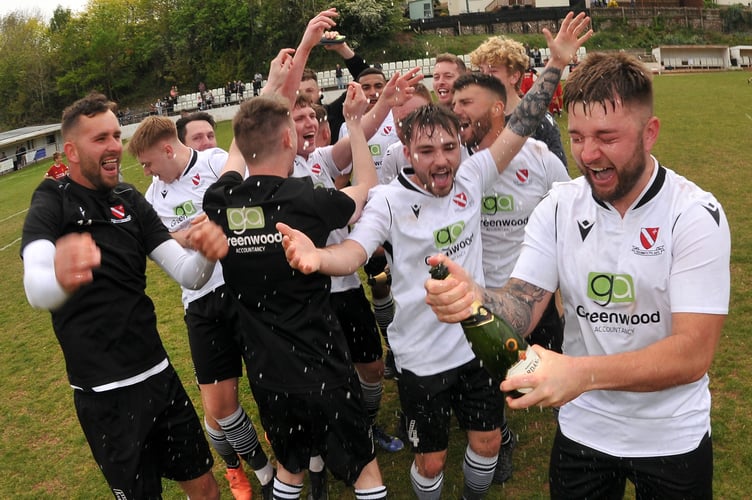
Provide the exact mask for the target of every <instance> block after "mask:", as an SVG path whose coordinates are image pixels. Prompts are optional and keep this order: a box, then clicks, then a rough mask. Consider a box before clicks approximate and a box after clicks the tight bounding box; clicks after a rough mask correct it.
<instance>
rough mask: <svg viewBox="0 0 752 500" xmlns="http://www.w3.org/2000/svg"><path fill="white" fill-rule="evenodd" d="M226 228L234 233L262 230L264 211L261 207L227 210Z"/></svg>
mask: <svg viewBox="0 0 752 500" xmlns="http://www.w3.org/2000/svg"><path fill="white" fill-rule="evenodd" d="M227 227H229V228H230V230H231V231H236V232H242V231H246V230H248V229H262V228H263V227H264V210H263V209H262V208H261V207H241V208H228V209H227Z"/></svg>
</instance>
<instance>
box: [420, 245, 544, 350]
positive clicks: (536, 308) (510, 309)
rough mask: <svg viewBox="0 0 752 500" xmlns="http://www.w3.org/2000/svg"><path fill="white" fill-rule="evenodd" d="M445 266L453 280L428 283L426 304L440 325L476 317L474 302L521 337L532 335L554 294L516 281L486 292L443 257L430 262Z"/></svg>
mask: <svg viewBox="0 0 752 500" xmlns="http://www.w3.org/2000/svg"><path fill="white" fill-rule="evenodd" d="M439 263H443V264H444V265H446V266H447V268H448V269H449V276H448V277H447V278H446V279H443V280H434V279H429V280H428V281H426V284H425V288H426V303H427V304H428V305H429V306H431V309H433V312H434V313H435V314H436V317H437V318H439V321H443V322H444V323H459V322H460V321H462V320H463V319H467V318H468V317H469V316H470V314H471V313H472V307H471V305H472V303H473V301H476V300H477V301H478V302H481V303H483V304H484V305H485V306H486V307H487V308H488V309H490V310H491V311H493V313H494V314H496V315H498V316H499V317H501V318H504V320H505V321H506V322H507V323H509V324H510V325H511V326H512V328H514V329H515V330H516V331H517V333H519V334H520V335H527V334H529V333H530V332H531V331H532V330H533V328H534V327H535V326H536V325H537V324H538V321H539V320H540V318H541V316H543V311H544V310H545V309H546V306H547V305H548V301H549V300H551V297H552V296H553V293H551V292H548V291H546V290H544V289H542V288H539V287H537V286H534V285H531V284H530V283H527V282H525V281H522V280H519V279H515V278H512V279H510V280H509V281H508V282H507V284H506V285H504V287H503V288H495V289H494V288H483V287H482V286H480V285H478V284H477V283H476V282H475V281H474V280H473V278H472V277H471V276H470V275H469V274H467V272H465V270H464V269H463V268H462V266H460V265H459V264H457V263H455V262H453V261H452V260H450V259H449V258H448V257H447V256H445V255H443V254H438V255H434V256H432V257H430V258H429V259H428V264H429V265H431V266H435V265H437V264H439Z"/></svg>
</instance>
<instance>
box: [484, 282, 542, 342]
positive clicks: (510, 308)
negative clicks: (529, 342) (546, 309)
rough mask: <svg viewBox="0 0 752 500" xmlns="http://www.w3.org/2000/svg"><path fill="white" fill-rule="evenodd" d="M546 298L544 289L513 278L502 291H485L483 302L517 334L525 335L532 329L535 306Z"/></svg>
mask: <svg viewBox="0 0 752 500" xmlns="http://www.w3.org/2000/svg"><path fill="white" fill-rule="evenodd" d="M546 296H547V292H546V290H544V289H543V288H540V287H537V286H534V285H531V284H530V283H527V282H525V281H521V280H517V279H514V278H513V279H511V280H509V282H508V283H507V285H506V286H505V287H504V288H502V289H495V290H494V289H485V290H484V291H483V302H484V304H485V306H486V307H487V308H488V309H490V310H491V311H493V313H494V314H496V315H497V316H499V317H501V318H503V319H504V320H505V321H506V322H507V323H509V325H510V326H511V327H512V328H514V330H515V331H516V332H517V333H519V334H520V335H524V334H525V333H526V332H527V331H528V330H529V329H530V326H531V323H532V320H533V308H534V306H535V304H536V303H537V302H543V301H544V300H545V299H546Z"/></svg>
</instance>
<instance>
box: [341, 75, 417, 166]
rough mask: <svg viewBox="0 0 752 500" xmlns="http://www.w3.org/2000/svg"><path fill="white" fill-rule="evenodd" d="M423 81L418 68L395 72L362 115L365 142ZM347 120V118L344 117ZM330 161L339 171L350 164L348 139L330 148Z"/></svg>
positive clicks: (342, 139)
mask: <svg viewBox="0 0 752 500" xmlns="http://www.w3.org/2000/svg"><path fill="white" fill-rule="evenodd" d="M422 79H423V74H422V73H421V71H420V68H418V67H416V68H413V69H411V70H410V71H408V72H406V73H405V74H404V75H400V74H399V72H396V73H394V74H393V75H392V77H391V78H390V79H389V81H388V82H387V84H386V86H385V87H384V92H383V95H382V96H381V97H380V98H379V100H378V101H376V104H375V105H374V106H373V108H371V111H369V112H368V113H366V114H364V115H363V119H362V120H361V124H362V126H363V133H364V134H365V136H366V140H368V139H370V138H371V137H372V136H373V134H375V133H376V132H377V131H378V130H379V127H380V126H381V124H382V123H383V122H384V120H385V119H386V117H387V115H388V114H389V111H391V109H392V107H394V106H401V105H402V104H404V103H405V102H407V100H408V99H410V97H411V96H412V95H413V90H414V85H415V84H417V83H418V82H420V81H421V80H422ZM345 118H347V117H345ZM332 159H333V160H334V164H335V165H336V166H337V168H339V169H340V170H344V169H345V168H347V166H348V165H350V163H352V153H351V148H350V144H349V138H348V137H347V136H346V137H340V139H339V140H338V141H337V142H336V143H335V144H334V148H332Z"/></svg>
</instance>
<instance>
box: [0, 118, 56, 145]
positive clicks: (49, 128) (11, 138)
mask: <svg viewBox="0 0 752 500" xmlns="http://www.w3.org/2000/svg"><path fill="white" fill-rule="evenodd" d="M58 130H60V124H59V123H55V124H53V125H33V126H31V127H23V128H17V129H15V130H8V131H6V132H0V148H2V147H4V146H7V145H9V144H15V143H17V142H21V141H25V140H27V139H33V138H35V137H39V136H42V135H48V134H54V133H55V132H57V131H58Z"/></svg>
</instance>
